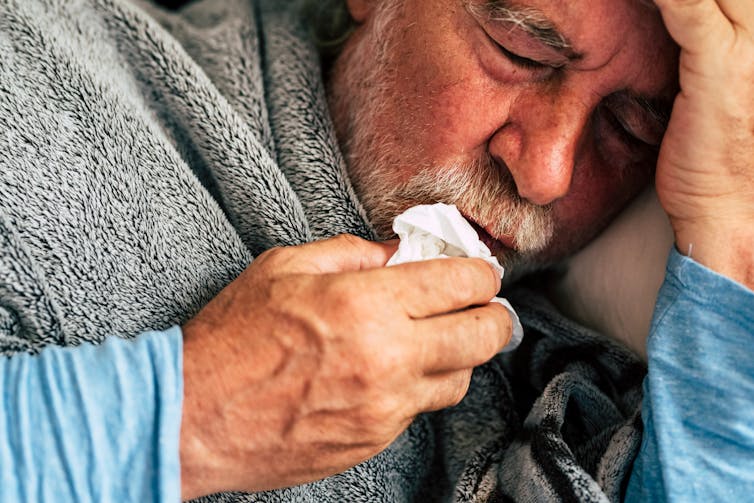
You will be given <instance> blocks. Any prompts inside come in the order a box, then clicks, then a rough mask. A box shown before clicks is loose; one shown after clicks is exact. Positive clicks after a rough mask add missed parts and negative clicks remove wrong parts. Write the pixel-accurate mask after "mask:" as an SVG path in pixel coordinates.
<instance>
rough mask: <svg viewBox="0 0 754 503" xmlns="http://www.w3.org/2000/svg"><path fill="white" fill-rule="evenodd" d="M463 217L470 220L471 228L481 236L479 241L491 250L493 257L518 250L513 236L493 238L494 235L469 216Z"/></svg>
mask: <svg viewBox="0 0 754 503" xmlns="http://www.w3.org/2000/svg"><path fill="white" fill-rule="evenodd" d="M463 217H464V218H465V219H466V220H468V222H469V223H470V224H471V227H473V228H474V230H475V231H476V233H477V235H478V236H479V240H480V241H481V242H482V243H484V244H485V245H486V246H487V248H489V249H490V251H491V252H492V254H493V255H500V254H502V253H510V252H511V251H515V250H516V240H515V238H514V237H513V236H507V235H504V236H500V237H493V236H492V234H490V233H489V232H487V230H486V229H485V228H484V227H482V226H481V225H479V224H478V223H476V222H475V221H474V220H473V219H472V218H470V217H468V216H467V215H463Z"/></svg>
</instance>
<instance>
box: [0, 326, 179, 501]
mask: <svg viewBox="0 0 754 503" xmlns="http://www.w3.org/2000/svg"><path fill="white" fill-rule="evenodd" d="M182 347H183V339H182V334H181V331H180V329H179V328H178V327H174V328H172V329H170V330H168V331H166V332H160V333H148V334H144V335H142V336H141V337H139V338H138V340H136V341H130V340H124V339H117V338H111V339H109V340H108V341H106V342H105V343H104V344H102V345H99V346H94V345H91V344H85V345H83V346H80V347H77V348H60V347H54V346H50V347H49V348H47V349H45V350H44V351H43V352H42V354H41V356H38V357H34V356H31V355H28V354H21V355H18V356H15V357H14V358H4V359H0V390H2V400H1V401H0V405H2V407H0V410H1V411H2V413H1V414H0V445H2V446H3V448H2V449H0V501H8V502H11V501H19V502H21V501H27V502H33V501H40V502H42V501H50V502H53V501H56V502H64V501H71V502H73V501H75V502H78V503H86V502H92V503H94V502H99V501H178V500H180V497H181V484H180V463H179V457H178V442H179V437H180V424H181V421H180V419H181V403H182V399H183V387H182V383H183V373H182V365H181V362H182V359H181V350H182ZM147 364H149V365H147ZM113 411H116V413H115V414H113V413H112V412H113ZM134 481H137V483H134Z"/></svg>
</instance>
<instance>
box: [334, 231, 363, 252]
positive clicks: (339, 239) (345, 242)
mask: <svg viewBox="0 0 754 503" xmlns="http://www.w3.org/2000/svg"><path fill="white" fill-rule="evenodd" d="M333 241H335V242H336V243H339V244H341V245H342V246H344V247H349V248H354V249H357V250H360V249H361V248H363V247H364V246H366V245H367V243H369V242H368V241H367V240H366V239H362V238H360V237H358V236H354V235H353V234H338V235H337V236H335V237H334V238H333Z"/></svg>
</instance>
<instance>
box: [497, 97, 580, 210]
mask: <svg viewBox="0 0 754 503" xmlns="http://www.w3.org/2000/svg"><path fill="white" fill-rule="evenodd" d="M588 121H589V109H588V106H587V105H585V104H584V103H583V102H582V101H579V100H578V99H576V98H575V97H573V96H569V95H566V94H563V93H560V94H559V95H557V96H543V95H542V94H541V93H536V94H534V93H533V94H531V95H529V96H519V99H518V100H517V101H516V103H514V104H513V106H512V107H511V110H510V113H509V114H508V118H507V120H506V122H505V123H504V124H503V126H502V127H501V128H500V129H498V130H497V131H496V132H495V134H494V135H493V136H492V138H491V139H490V143H489V149H490V154H491V155H492V156H493V157H494V158H495V159H497V160H498V161H501V162H502V163H503V164H504V165H505V166H507V168H508V169H509V170H510V173H511V175H512V176H513V179H514V180H515V182H516V188H517V190H518V193H519V195H520V196H521V197H522V198H524V199H526V200H528V201H529V202H531V203H533V204H537V205H540V206H544V205H547V204H549V203H552V202H554V201H556V200H557V199H559V198H561V197H563V196H565V195H566V194H567V193H568V191H569V189H570V186H571V181H572V179H573V172H574V169H575V165H576V160H577V155H578V153H579V150H580V145H581V143H582V138H583V137H584V135H585V133H584V132H585V129H586V127H587V124H588Z"/></svg>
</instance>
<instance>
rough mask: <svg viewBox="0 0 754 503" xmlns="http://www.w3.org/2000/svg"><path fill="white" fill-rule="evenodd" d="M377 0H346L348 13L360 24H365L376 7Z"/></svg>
mask: <svg viewBox="0 0 754 503" xmlns="http://www.w3.org/2000/svg"><path fill="white" fill-rule="evenodd" d="M374 4H375V0H346V6H347V7H348V13H349V14H350V15H351V18H352V19H353V20H354V21H356V23H358V24H363V23H364V22H365V21H366V20H367V18H368V17H369V15H370V14H371V13H372V11H373V10H374V7H375V5H374Z"/></svg>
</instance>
